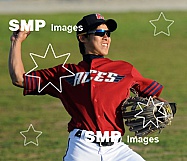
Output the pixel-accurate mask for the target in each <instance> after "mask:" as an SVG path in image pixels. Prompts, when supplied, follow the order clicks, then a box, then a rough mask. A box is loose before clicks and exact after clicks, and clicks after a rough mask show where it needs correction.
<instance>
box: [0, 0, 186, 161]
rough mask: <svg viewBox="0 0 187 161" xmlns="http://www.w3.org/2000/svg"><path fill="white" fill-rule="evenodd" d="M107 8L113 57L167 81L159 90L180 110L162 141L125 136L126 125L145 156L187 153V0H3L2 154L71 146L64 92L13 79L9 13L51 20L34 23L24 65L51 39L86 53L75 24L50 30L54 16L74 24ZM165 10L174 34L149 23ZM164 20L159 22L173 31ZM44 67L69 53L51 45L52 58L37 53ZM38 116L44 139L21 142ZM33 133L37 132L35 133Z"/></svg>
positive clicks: (26, 160)
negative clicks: (44, 91)
mask: <svg viewBox="0 0 187 161" xmlns="http://www.w3.org/2000/svg"><path fill="white" fill-rule="evenodd" d="M98 12H99V13H101V14H102V15H103V16H104V17H105V18H106V19H108V18H113V19H115V20H116V21H117V23H118V29H117V30H116V31H115V32H114V33H112V44H111V48H110V52H109V55H108V57H109V58H111V59H113V60H124V61H128V62H130V63H131V64H133V65H134V66H135V67H136V68H137V69H138V70H139V71H140V73H142V75H143V76H144V77H147V78H152V79H154V80H156V81H158V82H160V83H161V84H162V85H163V86H164V90H163V92H162V94H161V97H163V98H165V99H166V100H168V101H170V102H176V103H177V107H178V109H177V113H176V115H175V118H174V120H173V122H172V125H171V126H168V127H167V128H166V129H164V130H163V131H162V133H161V134H157V133H155V134H153V135H151V136H153V137H156V136H158V137H159V143H157V144H156V143H149V144H148V145H144V144H143V143H127V135H129V136H133V133H130V132H129V131H128V128H126V134H125V136H124V137H123V141H124V142H126V143H127V144H129V146H130V147H131V148H132V149H134V150H135V151H136V152H138V153H139V154H140V155H141V156H142V157H144V158H145V159H146V160H147V161H186V160H187V154H186V151H187V146H186V141H187V140H186V135H187V128H186V122H187V109H186V106H187V101H186V92H187V83H186V80H187V64H186V60H187V54H186V51H187V3H186V0H178V1H174V0H151V1H150V0H132V1H128V0H115V1H112V0H95V1H91V0H53V1H50V0H32V1H26V0H0V160H1V161H31V160H32V161H33V160H34V161H35V160H37V161H44V160H45V161H54V160H55V161H60V160H61V158H62V156H63V155H64V154H65V151H66V147H67V138H68V132H67V123H68V122H69V120H70V117H69V115H68V114H67V112H66V111H65V110H64V108H63V105H62V104H61V102H60V100H58V99H55V98H53V97H50V96H47V95H46V96H23V94H22V92H23V90H22V89H20V88H17V87H15V86H13V85H12V83H11V80H10V77H9V73H8V53H9V48H10V36H11V34H12V32H11V31H10V30H9V21H10V20H12V19H17V20H19V21H20V20H22V19H25V20H29V19H34V20H36V19H38V20H39V19H42V20H45V21H46V26H45V27H44V28H42V29H41V30H40V31H39V32H37V31H33V32H31V34H30V35H29V37H28V38H27V40H26V41H25V42H23V45H22V59H23V62H24V66H25V71H26V72H27V71H29V70H31V69H32V68H34V67H35V64H34V62H33V61H32V59H31V57H30V53H35V54H38V55H42V56H43V55H44V54H45V51H46V49H47V46H48V44H49V43H50V44H52V47H53V49H54V51H55V54H56V55H57V56H58V55H62V54H65V53H70V54H71V56H70V57H69V59H68V61H67V63H78V62H79V61H81V60H82V57H81V54H80V53H79V49H78V42H77V40H76V36H75V32H72V33H68V32H66V31H51V24H55V25H61V26H63V25H66V26H68V25H75V24H76V23H77V22H78V21H79V20H80V19H81V18H82V17H83V16H84V15H86V14H90V13H98ZM160 12H163V13H164V15H165V17H166V19H169V20H174V23H173V25H171V26H170V28H169V30H170V36H166V35H164V34H159V35H157V36H154V34H153V33H154V27H153V26H152V25H151V24H150V23H149V21H150V20H155V19H157V18H158V17H159V15H160ZM167 25H168V24H166V23H165V21H161V22H160V23H159V27H160V28H159V29H160V30H164V31H165V32H167ZM35 60H36V62H37V64H38V66H39V67H38V68H37V69H42V68H49V67H52V66H55V65H57V64H62V63H63V62H64V60H65V58H61V59H55V58H54V55H53V54H52V51H51V50H49V51H48V54H47V57H46V59H39V58H37V57H36V58H35ZM30 124H32V125H33V126H34V128H35V130H37V131H42V132H43V133H42V135H41V136H40V137H39V146H35V145H34V144H29V145H27V146H24V145H23V142H24V138H23V136H22V135H20V131H25V130H27V129H28V127H29V125H30ZM30 139H31V140H34V139H35V137H33V136H32V134H30Z"/></svg>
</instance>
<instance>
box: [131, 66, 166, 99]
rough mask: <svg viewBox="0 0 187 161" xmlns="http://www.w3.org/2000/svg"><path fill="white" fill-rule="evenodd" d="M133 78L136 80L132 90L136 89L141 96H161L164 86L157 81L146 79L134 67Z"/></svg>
mask: <svg viewBox="0 0 187 161" xmlns="http://www.w3.org/2000/svg"><path fill="white" fill-rule="evenodd" d="M132 76H133V78H134V83H133V86H132V88H134V89H135V90H136V91H137V92H138V94H139V96H142V97H147V96H157V97H158V96H159V95H160V94H161V92H162V89H163V86H162V85H161V84H160V83H158V82H157V81H155V80H152V79H148V78H144V77H143V76H142V75H141V74H140V73H139V72H138V71H137V70H136V69H135V68H134V67H133V69H132Z"/></svg>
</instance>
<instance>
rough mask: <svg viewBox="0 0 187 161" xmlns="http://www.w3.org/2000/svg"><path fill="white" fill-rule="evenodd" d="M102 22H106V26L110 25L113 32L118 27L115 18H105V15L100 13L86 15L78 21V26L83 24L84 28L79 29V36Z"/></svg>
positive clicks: (109, 27)
mask: <svg viewBox="0 0 187 161" xmlns="http://www.w3.org/2000/svg"><path fill="white" fill-rule="evenodd" d="M101 24H106V26H107V27H108V29H109V30H110V32H113V31H114V30H116V28H117V23H116V21H115V20H113V19H108V20H105V19H104V17H103V16H102V15H101V14H99V13H96V14H89V15H86V16H84V17H83V18H82V19H81V20H80V21H79V22H78V23H77V26H80V25H81V26H82V28H83V30H82V31H80V30H77V36H78V35H79V34H81V33H85V32H88V31H91V30H93V29H95V28H96V27H97V26H99V25H101Z"/></svg>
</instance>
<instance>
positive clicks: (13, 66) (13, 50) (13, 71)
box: [9, 40, 25, 87]
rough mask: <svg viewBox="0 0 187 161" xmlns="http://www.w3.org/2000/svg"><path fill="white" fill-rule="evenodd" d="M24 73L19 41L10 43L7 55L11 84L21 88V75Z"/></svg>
mask: <svg viewBox="0 0 187 161" xmlns="http://www.w3.org/2000/svg"><path fill="white" fill-rule="evenodd" d="M24 73H25V70H24V66H23V62H22V58H21V42H20V41H19V40H14V41H11V47H10V53H9V74H10V77H11V79H12V83H13V84H14V85H16V86H18V87H23V85H24V84H23V83H24V80H23V74H24Z"/></svg>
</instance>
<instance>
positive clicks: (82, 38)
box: [78, 35, 88, 43]
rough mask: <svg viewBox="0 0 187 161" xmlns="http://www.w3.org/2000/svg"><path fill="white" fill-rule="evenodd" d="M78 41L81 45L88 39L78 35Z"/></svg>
mask: <svg viewBox="0 0 187 161" xmlns="http://www.w3.org/2000/svg"><path fill="white" fill-rule="evenodd" d="M78 38H79V41H80V42H82V43H85V42H86V41H87V40H88V37H87V36H86V35H79V37H78Z"/></svg>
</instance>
